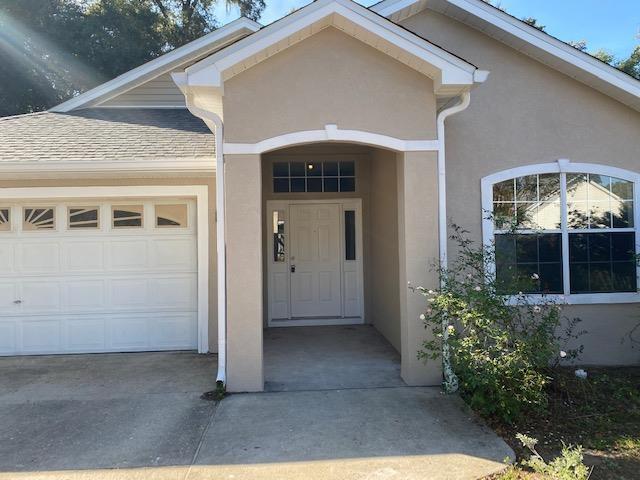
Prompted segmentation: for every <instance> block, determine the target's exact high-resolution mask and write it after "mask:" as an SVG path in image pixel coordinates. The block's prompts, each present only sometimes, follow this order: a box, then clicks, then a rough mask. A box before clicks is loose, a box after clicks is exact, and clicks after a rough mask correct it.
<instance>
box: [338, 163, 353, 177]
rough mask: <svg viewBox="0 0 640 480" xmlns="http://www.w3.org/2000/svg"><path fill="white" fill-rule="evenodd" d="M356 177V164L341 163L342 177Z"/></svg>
mask: <svg viewBox="0 0 640 480" xmlns="http://www.w3.org/2000/svg"><path fill="white" fill-rule="evenodd" d="M355 175H356V165H355V162H340V176H341V177H354V176H355Z"/></svg>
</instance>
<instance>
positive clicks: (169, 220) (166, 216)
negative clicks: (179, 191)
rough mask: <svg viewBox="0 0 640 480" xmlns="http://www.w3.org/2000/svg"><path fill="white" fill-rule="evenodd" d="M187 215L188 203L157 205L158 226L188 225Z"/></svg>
mask: <svg viewBox="0 0 640 480" xmlns="http://www.w3.org/2000/svg"><path fill="white" fill-rule="evenodd" d="M187 217H188V208H187V204H186V203H181V204H176V205H156V227H186V226H187Z"/></svg>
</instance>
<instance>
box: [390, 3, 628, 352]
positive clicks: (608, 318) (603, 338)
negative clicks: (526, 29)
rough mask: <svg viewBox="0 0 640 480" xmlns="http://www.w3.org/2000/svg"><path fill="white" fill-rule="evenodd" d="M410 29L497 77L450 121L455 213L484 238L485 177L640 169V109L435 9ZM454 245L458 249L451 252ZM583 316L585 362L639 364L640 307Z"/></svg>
mask: <svg viewBox="0 0 640 480" xmlns="http://www.w3.org/2000/svg"><path fill="white" fill-rule="evenodd" d="M402 25H403V26H404V27H406V28H408V29H409V30H412V31H414V32H416V33H417V34H419V35H422V36H424V37H426V38H428V39H429V40H431V41H433V42H435V43H437V44H440V45H446V47H447V49H449V50H450V51H452V52H453V53H455V54H457V55H460V56H462V57H464V58H467V59H468V60H469V61H470V62H472V63H474V64H475V65H478V66H479V68H482V69H486V70H489V71H491V75H490V76H489V79H488V80H487V81H486V82H485V83H484V84H482V85H480V86H479V87H478V88H476V89H474V90H473V92H472V94H471V105H470V106H469V108H468V109H467V110H466V111H464V112H462V113H460V114H458V115H456V116H453V117H451V118H450V119H449V120H447V124H446V150H447V209H448V211H447V214H448V218H449V220H450V221H453V222H455V223H457V224H460V225H462V226H463V227H465V228H467V229H468V230H470V231H471V233H472V236H473V238H474V239H475V240H477V241H480V239H481V219H482V211H481V196H480V180H481V178H482V177H484V176H486V175H489V174H491V173H494V172H498V171H501V170H504V169H508V168H512V167H516V166H522V165H528V164H538V163H548V162H554V161H556V160H557V159H559V158H567V159H569V160H571V161H573V162H581V163H596V164H604V165H610V166H615V167H620V168H625V169H628V170H633V171H636V172H637V171H638V170H640V114H639V113H638V112H636V111H634V110H632V109H630V108H628V107H627V106H625V105H623V104H622V103H620V102H618V101H616V100H613V99H611V98H609V97H607V96H605V95H603V94H601V93H599V92H597V91H595V90H593V89H592V88H590V87H587V86H585V85H583V84H581V83H579V82H578V81H576V80H574V79H572V78H570V77H568V76H566V75H563V74H561V73H559V72H557V71H556V70H553V69H551V68H549V67H547V66H545V65H543V64H541V63H539V62H538V61H536V60H533V59H532V58H530V57H528V56H526V55H524V54H522V53H520V52H518V51H516V50H514V49H512V48H510V47H508V46H507V45H505V44H503V43H500V42H498V41H496V40H494V39H492V38H490V37H488V36H487V35H485V34H483V33H481V32H479V31H477V30H475V29H473V28H471V27H468V26H466V25H464V24H462V23H460V22H457V21H455V20H452V19H450V18H449V17H446V16H443V15H441V14H438V13H436V12H433V11H431V10H426V11H424V12H422V13H420V14H418V15H415V16H413V17H410V18H408V19H407V20H405V21H404V22H402ZM636 208H637V207H636ZM453 251H454V245H450V257H451V255H452V254H453ZM565 313H566V314H567V315H569V316H579V317H581V318H582V320H583V322H582V323H581V326H580V328H581V329H584V330H586V331H588V332H589V333H588V334H587V335H584V336H583V337H581V338H580V340H579V343H581V344H584V345H585V350H584V354H583V355H582V357H581V362H582V363H585V364H628V363H637V362H638V361H639V360H640V353H639V352H638V351H637V350H633V349H632V348H631V347H630V343H629V342H626V343H621V341H622V340H623V338H624V336H625V335H626V334H627V333H628V332H629V330H630V329H631V328H632V327H633V325H635V324H636V323H637V322H638V321H639V320H640V309H639V308H638V304H627V305H608V306H607V305H597V306H589V305H585V306H575V307H566V308H565Z"/></svg>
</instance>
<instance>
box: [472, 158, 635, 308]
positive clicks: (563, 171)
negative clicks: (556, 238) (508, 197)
mask: <svg viewBox="0 0 640 480" xmlns="http://www.w3.org/2000/svg"><path fill="white" fill-rule="evenodd" d="M549 173H551V174H560V186H561V188H560V215H561V228H560V231H559V233H561V235H562V272H563V291H564V293H563V294H540V293H532V294H527V297H528V298H529V299H530V300H531V301H533V302H535V301H540V302H543V301H553V302H557V303H564V304H570V305H572V304H573V305H581V304H598V303H636V302H640V265H637V264H636V279H637V283H638V289H639V291H637V292H608V293H573V294H572V293H571V289H570V281H571V280H570V273H569V263H570V262H569V234H570V232H571V233H583V232H586V233H596V232H612V231H614V232H634V233H635V236H636V239H635V242H636V245H635V247H636V250H635V251H636V255H640V173H636V172H633V171H630V170H625V169H622V168H618V167H612V166H608V165H601V164H594V163H573V162H571V161H570V160H567V159H559V160H557V161H556V162H551V163H540V164H534V165H526V166H522V167H516V168H511V169H507V170H503V171H500V172H497V173H494V174H491V175H488V176H486V177H484V178H482V181H481V194H482V241H483V244H484V245H485V247H487V248H493V245H494V235H495V231H496V229H495V227H494V221H493V186H494V185H495V184H496V183H500V182H503V181H505V180H510V179H512V178H516V177H523V176H526V175H542V174H549ZM571 173H590V174H595V175H606V176H610V177H615V178H620V179H622V180H627V181H630V182H632V183H633V202H634V210H633V221H634V223H633V225H634V226H633V227H632V228H631V227H630V228H604V229H571V230H570V229H569V228H568V216H567V213H568V212H567V210H568V206H567V189H566V185H567V183H566V182H567V174H571ZM545 231H547V230H545ZM527 232H530V233H531V232H536V230H532V231H529V230H522V233H527ZM489 268H490V269H491V270H490V271H489V272H488V273H489V275H491V276H492V277H494V278H495V273H496V266H495V264H492V265H490V267H489ZM510 298H511V300H512V301H513V302H514V303H515V302H517V296H512V297H510Z"/></svg>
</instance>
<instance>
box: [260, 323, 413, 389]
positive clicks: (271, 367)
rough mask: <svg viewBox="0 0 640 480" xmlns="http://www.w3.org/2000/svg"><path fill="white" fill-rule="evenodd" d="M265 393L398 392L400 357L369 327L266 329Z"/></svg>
mask: <svg viewBox="0 0 640 480" xmlns="http://www.w3.org/2000/svg"><path fill="white" fill-rule="evenodd" d="M264 375H265V390H267V391H272V392H279V391H303V390H329V389H341V388H375V387H399V386H404V385H405V383H404V382H403V381H402V378H400V355H399V354H398V352H397V351H396V350H395V349H394V348H393V347H392V346H391V344H390V343H389V342H388V341H387V340H386V339H385V338H384V337H383V336H382V335H381V334H380V333H379V332H378V331H377V330H376V329H375V328H373V327H372V326H370V325H349V326H323V327H287V328H268V329H266V330H265V334H264Z"/></svg>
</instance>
